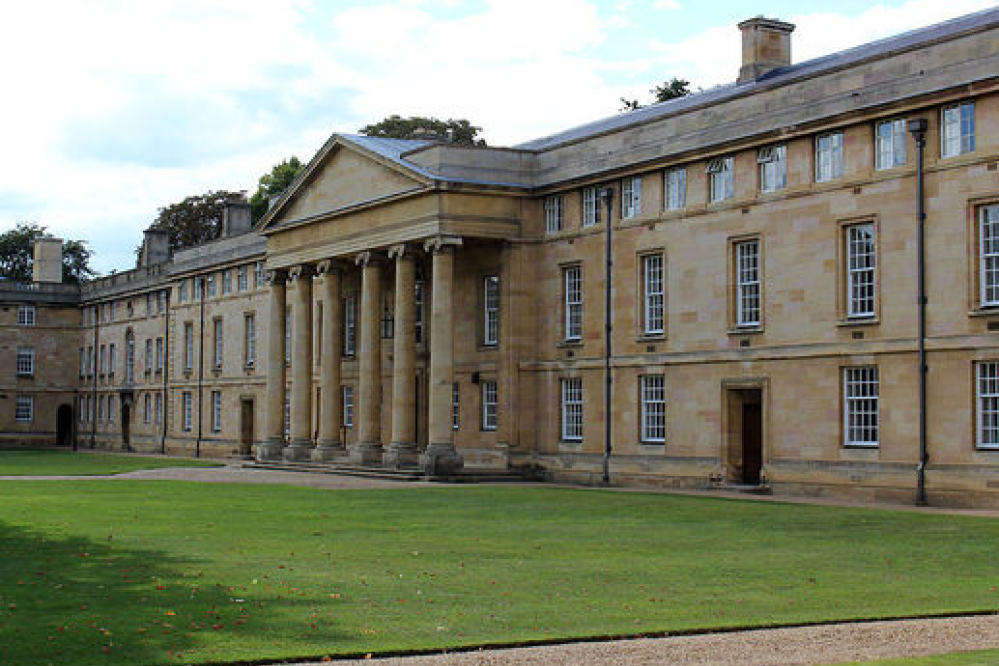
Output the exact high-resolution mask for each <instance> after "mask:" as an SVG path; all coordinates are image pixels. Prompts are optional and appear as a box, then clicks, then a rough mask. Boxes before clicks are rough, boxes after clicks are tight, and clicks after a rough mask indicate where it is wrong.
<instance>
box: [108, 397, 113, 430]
mask: <svg viewBox="0 0 999 666" xmlns="http://www.w3.org/2000/svg"><path fill="white" fill-rule="evenodd" d="M108 423H114V396H113V395H109V396H108Z"/></svg>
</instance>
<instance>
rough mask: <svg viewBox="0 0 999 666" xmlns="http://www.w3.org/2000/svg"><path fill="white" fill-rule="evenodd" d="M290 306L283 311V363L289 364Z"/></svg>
mask: <svg viewBox="0 0 999 666" xmlns="http://www.w3.org/2000/svg"><path fill="white" fill-rule="evenodd" d="M291 322H292V318H291V308H288V309H287V310H285V313H284V364H285V365H291Z"/></svg>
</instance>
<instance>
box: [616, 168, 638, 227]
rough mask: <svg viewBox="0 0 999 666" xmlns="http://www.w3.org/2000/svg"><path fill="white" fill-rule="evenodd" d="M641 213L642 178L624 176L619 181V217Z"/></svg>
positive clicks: (634, 215) (626, 217)
mask: <svg viewBox="0 0 999 666" xmlns="http://www.w3.org/2000/svg"><path fill="white" fill-rule="evenodd" d="M641 214H642V178H641V176H635V177H634V178H625V179H624V180H623V181H621V219H622V220H626V219H628V218H629V217H637V216H639V215H641Z"/></svg>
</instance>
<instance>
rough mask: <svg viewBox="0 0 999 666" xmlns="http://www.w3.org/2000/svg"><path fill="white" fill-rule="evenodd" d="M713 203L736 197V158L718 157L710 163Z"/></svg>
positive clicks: (709, 172)
mask: <svg viewBox="0 0 999 666" xmlns="http://www.w3.org/2000/svg"><path fill="white" fill-rule="evenodd" d="M708 176H709V178H710V189H711V203H718V202H719V201H725V200H726V199H731V198H732V197H733V196H735V158H734V157H731V156H729V157H716V158H715V159H713V160H711V161H709V162H708Z"/></svg>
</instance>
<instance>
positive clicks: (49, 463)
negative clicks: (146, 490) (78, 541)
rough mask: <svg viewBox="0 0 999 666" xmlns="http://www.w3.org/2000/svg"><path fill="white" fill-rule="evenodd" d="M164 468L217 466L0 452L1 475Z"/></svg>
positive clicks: (167, 460) (93, 455) (102, 455)
mask: <svg viewBox="0 0 999 666" xmlns="http://www.w3.org/2000/svg"><path fill="white" fill-rule="evenodd" d="M81 436H85V434H83V435H81ZM163 467H219V463H215V462H207V461H204V460H185V459H183V458H147V457H144V456H122V455H115V454H113V453H74V452H72V451H0V476H89V475H94V474H123V473H124V472H134V471H136V470H140V469H160V468H163Z"/></svg>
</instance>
